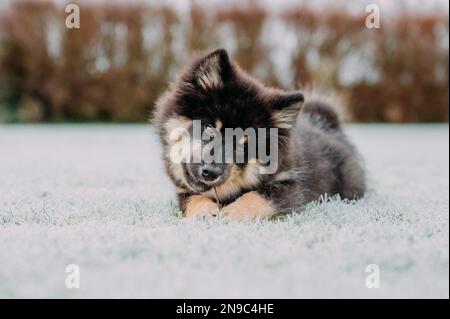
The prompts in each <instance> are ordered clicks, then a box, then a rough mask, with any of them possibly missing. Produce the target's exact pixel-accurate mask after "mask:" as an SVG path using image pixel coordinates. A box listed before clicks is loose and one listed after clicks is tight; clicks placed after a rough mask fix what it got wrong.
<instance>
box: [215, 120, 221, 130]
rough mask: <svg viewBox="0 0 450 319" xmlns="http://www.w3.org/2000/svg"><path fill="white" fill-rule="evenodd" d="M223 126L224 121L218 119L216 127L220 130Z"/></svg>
mask: <svg viewBox="0 0 450 319" xmlns="http://www.w3.org/2000/svg"><path fill="white" fill-rule="evenodd" d="M222 127H223V123H222V121H221V120H219V119H217V120H216V129H218V130H220V129H221V128H222Z"/></svg>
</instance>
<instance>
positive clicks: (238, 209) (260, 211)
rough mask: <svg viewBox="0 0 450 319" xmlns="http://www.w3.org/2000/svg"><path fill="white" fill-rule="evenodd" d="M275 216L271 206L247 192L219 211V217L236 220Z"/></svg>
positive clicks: (253, 193)
mask: <svg viewBox="0 0 450 319" xmlns="http://www.w3.org/2000/svg"><path fill="white" fill-rule="evenodd" d="M275 214H276V211H275V209H274V208H273V206H272V204H271V203H270V202H269V201H268V200H267V199H265V198H264V197H263V196H262V195H260V194H258V193H257V192H248V193H245V194H244V195H242V196H241V197H239V198H238V199H236V200H235V201H234V202H232V203H231V204H229V205H227V206H225V207H223V208H222V209H221V210H220V216H223V217H229V218H232V219H236V220H243V219H250V220H255V219H259V218H266V217H270V216H273V215H275Z"/></svg>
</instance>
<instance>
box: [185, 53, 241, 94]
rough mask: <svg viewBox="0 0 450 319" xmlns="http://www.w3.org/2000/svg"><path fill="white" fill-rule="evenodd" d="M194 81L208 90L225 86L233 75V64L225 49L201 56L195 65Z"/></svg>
mask: <svg viewBox="0 0 450 319" xmlns="http://www.w3.org/2000/svg"><path fill="white" fill-rule="evenodd" d="M192 72H193V77H194V79H193V80H194V82H195V83H196V84H197V85H198V86H199V87H200V88H202V89H203V90H205V91H208V90H211V89H217V88H221V87H223V85H224V83H225V82H226V81H228V80H229V79H230V78H231V76H232V66H231V63H230V59H229V57H228V53H227V51H226V50H225V49H217V50H214V51H212V52H210V53H208V54H207V55H205V56H203V57H201V58H200V59H199V60H198V61H197V62H196V63H195V64H194V66H193V70H192Z"/></svg>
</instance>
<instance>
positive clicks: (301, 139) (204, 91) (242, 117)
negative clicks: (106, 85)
mask: <svg viewBox="0 0 450 319" xmlns="http://www.w3.org/2000/svg"><path fill="white" fill-rule="evenodd" d="M303 99H304V98H303V95H302V94H301V93H300V92H285V91H282V90H279V89H274V88H268V87H266V86H264V85H262V84H261V83H259V82H258V81H256V80H255V79H253V78H251V77H250V76H248V75H247V74H246V73H245V72H244V71H242V70H241V69H240V68H239V67H238V66H237V65H236V64H235V63H233V62H232V61H230V60H229V57H228V54H227V52H226V51H225V50H223V49H220V50H216V51H213V52H211V53H208V54H206V55H203V56H199V57H197V58H196V59H194V60H193V62H191V63H190V64H189V65H188V66H187V67H186V69H184V70H183V71H182V72H181V73H180V75H179V76H178V78H177V79H176V81H175V82H174V83H173V84H172V85H171V87H170V88H169V90H168V91H167V92H166V93H165V94H164V95H163V96H162V97H161V98H160V99H159V100H158V102H157V104H156V111H155V115H154V120H155V121H154V122H155V124H156V127H157V129H158V131H159V134H160V137H161V142H162V144H163V149H164V153H163V160H164V162H165V165H166V170H167V173H168V175H169V176H170V178H171V179H172V181H173V182H174V184H175V186H176V189H177V193H178V199H179V205H180V208H181V209H182V210H183V212H184V214H185V216H195V215H205V214H206V215H217V214H220V215H224V216H230V217H234V218H238V219H242V218H251V219H255V218H262V217H269V216H273V215H277V214H282V213H286V212H289V211H291V210H293V209H298V208H301V207H303V206H304V205H305V204H306V203H308V202H310V201H313V200H316V199H318V198H319V197H320V195H324V194H328V195H333V194H340V195H341V197H343V198H349V199H355V198H359V197H361V196H363V194H364V192H365V177H364V171H363V169H362V167H361V165H360V163H359V160H358V156H357V154H356V151H355V149H354V147H353V146H352V144H351V143H350V142H349V141H348V139H347V137H346V136H345V134H344V133H343V132H342V127H341V123H340V120H339V117H338V116H337V114H336V112H335V111H334V110H333V109H332V107H331V106H330V105H328V104H327V103H324V102H321V101H319V100H312V101H307V102H306V103H303ZM195 119H197V120H201V121H202V125H203V124H205V127H206V126H213V127H215V128H216V129H218V130H223V129H224V128H226V127H229V128H236V127H240V128H242V129H246V128H255V129H257V128H270V127H276V128H278V129H279V133H278V134H279V142H278V146H279V151H278V154H279V156H278V161H279V162H278V170H277V171H276V172H275V173H274V174H260V171H259V168H260V166H261V165H260V164H259V162H258V160H256V162H246V163H243V164H227V165H226V167H221V168H220V169H221V172H222V175H223V176H222V177H223V178H222V179H218V182H217V184H214V185H213V186H211V185H209V184H205V183H204V182H202V180H201V178H200V177H199V176H197V173H196V172H197V170H198V167H196V166H193V165H183V164H176V163H173V162H172V161H171V160H170V158H169V153H170V149H171V147H172V146H173V145H174V144H176V143H180V138H179V136H177V133H176V132H177V130H176V129H177V128H180V127H181V128H186V129H189V128H190V127H191V125H192V120H195ZM208 185H209V186H208ZM210 186H211V187H210Z"/></svg>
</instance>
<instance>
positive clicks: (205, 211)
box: [184, 195, 219, 217]
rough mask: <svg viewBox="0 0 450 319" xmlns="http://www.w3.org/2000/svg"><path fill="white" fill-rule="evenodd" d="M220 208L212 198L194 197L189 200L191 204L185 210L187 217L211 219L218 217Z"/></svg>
mask: <svg viewBox="0 0 450 319" xmlns="http://www.w3.org/2000/svg"><path fill="white" fill-rule="evenodd" d="M218 212H219V207H218V206H217V204H216V203H215V202H214V201H212V200H211V199H210V198H208V197H205V196H201V195H194V196H192V197H191V198H189V202H188V204H187V206H186V209H185V210H184V215H185V217H211V216H217V213H218Z"/></svg>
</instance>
